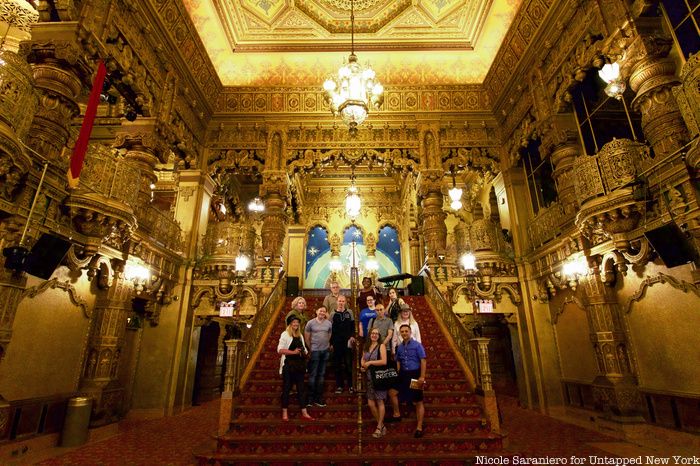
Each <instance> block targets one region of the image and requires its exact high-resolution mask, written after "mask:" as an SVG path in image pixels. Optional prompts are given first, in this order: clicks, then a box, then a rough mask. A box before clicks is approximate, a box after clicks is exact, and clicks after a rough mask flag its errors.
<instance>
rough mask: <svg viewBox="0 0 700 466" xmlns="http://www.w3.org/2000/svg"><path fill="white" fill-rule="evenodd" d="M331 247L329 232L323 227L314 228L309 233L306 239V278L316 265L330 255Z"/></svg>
mask: <svg viewBox="0 0 700 466" xmlns="http://www.w3.org/2000/svg"><path fill="white" fill-rule="evenodd" d="M330 251H331V245H330V244H329V243H328V232H327V231H326V229H325V228H323V227H319V226H317V227H314V228H312V229H311V231H309V234H308V237H307V239H306V276H307V277H308V276H309V270H311V268H312V267H313V266H314V264H315V263H316V262H317V261H318V260H319V259H320V258H321V257H323V256H324V254H326V253H328V254H327V255H330Z"/></svg>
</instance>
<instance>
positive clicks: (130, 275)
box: [124, 262, 151, 292]
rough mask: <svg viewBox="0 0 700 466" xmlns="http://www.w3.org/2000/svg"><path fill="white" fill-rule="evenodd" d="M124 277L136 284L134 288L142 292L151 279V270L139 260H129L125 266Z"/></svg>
mask: <svg viewBox="0 0 700 466" xmlns="http://www.w3.org/2000/svg"><path fill="white" fill-rule="evenodd" d="M124 278H126V279H127V280H129V281H130V282H132V283H133V284H134V289H136V291H138V292H140V291H142V290H143V289H144V287H145V285H146V284H147V283H148V282H149V281H150V279H151V271H150V270H149V269H148V267H146V266H145V265H143V264H140V263H138V262H127V263H126V265H125V266H124Z"/></svg>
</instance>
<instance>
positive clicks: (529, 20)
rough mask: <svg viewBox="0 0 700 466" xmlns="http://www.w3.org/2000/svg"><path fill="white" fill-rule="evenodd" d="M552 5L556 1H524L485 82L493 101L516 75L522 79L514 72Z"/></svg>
mask: <svg viewBox="0 0 700 466" xmlns="http://www.w3.org/2000/svg"><path fill="white" fill-rule="evenodd" d="M553 4H554V0H525V1H524V3H523V5H522V6H521V8H520V10H519V11H518V14H517V15H516V16H515V18H514V19H513V22H512V24H511V25H510V28H509V29H508V32H507V33H506V36H505V38H504V39H503V42H502V44H501V47H500V49H499V50H498V54H497V55H496V58H495V59H494V60H493V65H492V66H491V69H490V70H489V72H488V75H487V76H486V78H485V79H484V88H485V89H486V92H487V93H488V95H489V97H490V98H491V100H492V101H493V102H496V101H497V100H498V98H499V97H500V96H501V94H502V93H503V91H504V90H505V89H506V88H507V87H508V86H509V84H510V82H511V80H512V79H513V78H514V77H515V76H520V75H518V73H515V69H516V68H517V66H518V63H519V62H520V60H521V59H522V58H523V56H524V55H525V50H527V48H528V46H529V45H530V43H531V42H532V39H533V38H534V37H535V34H536V32H537V30H538V29H539V28H540V26H542V24H543V23H544V19H545V18H546V17H547V14H548V13H549V10H550V8H551V7H552V5H553Z"/></svg>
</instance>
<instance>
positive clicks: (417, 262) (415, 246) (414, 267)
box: [408, 229, 424, 275]
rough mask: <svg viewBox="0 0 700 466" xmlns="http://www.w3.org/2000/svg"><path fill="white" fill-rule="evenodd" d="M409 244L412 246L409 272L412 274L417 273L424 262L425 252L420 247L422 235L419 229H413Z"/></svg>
mask: <svg viewBox="0 0 700 466" xmlns="http://www.w3.org/2000/svg"><path fill="white" fill-rule="evenodd" d="M408 245H409V247H410V248H411V256H410V259H411V263H410V270H409V272H410V273H411V274H412V275H416V274H417V273H418V271H419V270H420V268H421V266H422V264H423V259H424V257H423V254H422V253H421V249H420V235H419V234H418V231H414V230H413V229H412V230H411V233H410V236H409V238H408Z"/></svg>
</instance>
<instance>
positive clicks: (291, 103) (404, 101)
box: [215, 81, 490, 115]
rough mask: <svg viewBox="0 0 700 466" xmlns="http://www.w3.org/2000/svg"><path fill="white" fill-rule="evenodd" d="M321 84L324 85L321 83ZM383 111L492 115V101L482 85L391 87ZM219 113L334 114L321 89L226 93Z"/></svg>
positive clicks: (289, 88)
mask: <svg viewBox="0 0 700 466" xmlns="http://www.w3.org/2000/svg"><path fill="white" fill-rule="evenodd" d="M318 82H319V83H320V82H321V81H318ZM384 94H385V97H384V105H383V106H382V109H381V110H379V111H376V112H373V113H372V115H382V114H383V113H390V112H436V113H438V112H439V113H442V112H488V111H490V101H489V99H488V97H487V95H486V93H485V92H483V89H482V88H481V86H479V85H465V86H440V87H437V88H431V89H426V88H425V87H423V86H401V87H398V86H397V87H394V86H392V87H390V88H387V89H386V90H385V92H384ZM215 111H216V112H218V113H223V114H250V113H255V114H266V113H273V114H276V115H278V114H280V113H321V114H324V115H325V114H330V109H329V108H328V104H326V102H325V100H324V93H323V89H322V88H321V86H320V85H318V86H313V87H312V86H309V87H272V88H238V89H230V88H229V89H226V90H224V92H222V93H221V94H220V95H219V96H218V99H217V101H216V104H215Z"/></svg>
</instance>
